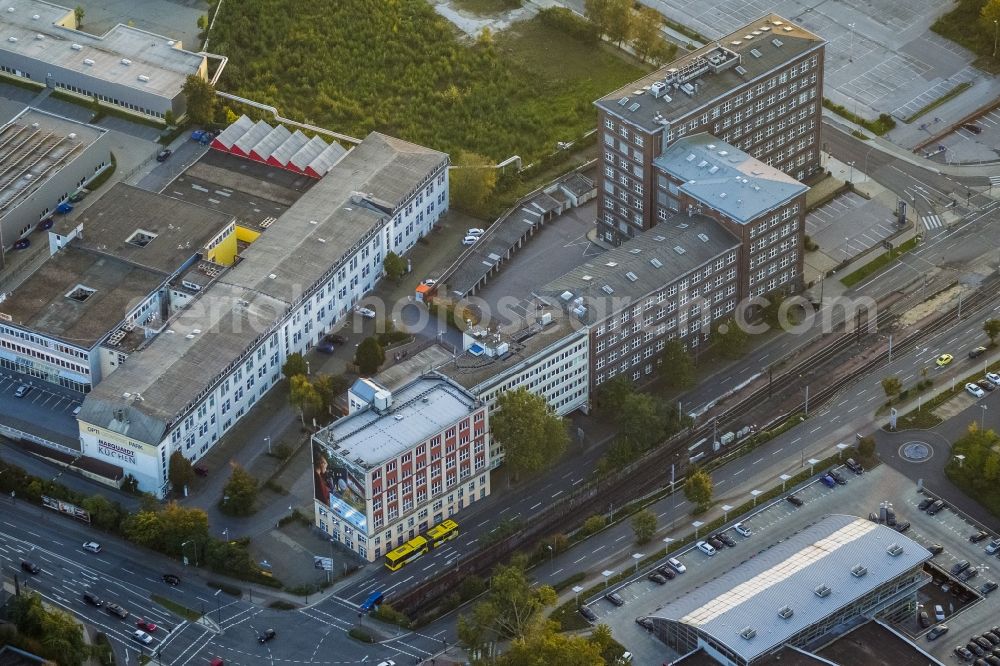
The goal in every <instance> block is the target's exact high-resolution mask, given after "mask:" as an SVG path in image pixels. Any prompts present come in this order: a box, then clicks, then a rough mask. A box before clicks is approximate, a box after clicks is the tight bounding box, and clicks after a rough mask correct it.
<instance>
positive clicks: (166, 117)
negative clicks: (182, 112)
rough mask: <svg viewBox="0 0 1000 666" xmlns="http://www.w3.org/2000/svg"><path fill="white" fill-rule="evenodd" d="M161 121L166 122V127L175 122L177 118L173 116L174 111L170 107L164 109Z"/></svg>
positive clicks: (171, 125)
mask: <svg viewBox="0 0 1000 666" xmlns="http://www.w3.org/2000/svg"><path fill="white" fill-rule="evenodd" d="M163 122H164V123H166V125H167V127H173V126H174V123H176V122H177V118H175V117H174V112H173V111H171V110H170V109H167V110H166V111H164V113H163Z"/></svg>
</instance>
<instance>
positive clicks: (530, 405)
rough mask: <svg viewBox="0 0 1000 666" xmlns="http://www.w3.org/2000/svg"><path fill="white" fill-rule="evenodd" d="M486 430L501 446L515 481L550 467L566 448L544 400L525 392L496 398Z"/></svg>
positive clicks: (562, 426) (561, 426)
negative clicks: (525, 474) (489, 431)
mask: <svg viewBox="0 0 1000 666" xmlns="http://www.w3.org/2000/svg"><path fill="white" fill-rule="evenodd" d="M490 430H491V431H492V433H493V439H494V440H495V441H497V442H498V443H500V444H502V445H503V447H504V451H505V454H506V457H505V460H504V464H505V465H507V466H508V469H510V471H511V473H512V474H513V475H514V476H515V477H516V476H517V475H519V474H521V473H522V472H527V473H534V472H539V471H541V470H543V469H546V468H548V467H551V466H552V464H553V463H555V462H556V461H557V460H559V458H560V457H562V454H563V453H564V452H565V451H566V447H567V445H568V444H569V434H568V433H567V432H566V424H565V422H564V421H563V420H562V419H561V418H560V417H558V416H557V415H556V414H555V412H554V411H553V410H552V408H551V407H550V406H549V404H548V403H547V402H546V401H545V398H543V397H542V396H540V395H536V394H534V393H529V392H528V390H527V389H525V388H519V389H517V390H516V391H507V392H505V393H501V394H500V397H499V398H497V405H496V411H495V412H494V414H493V416H492V417H490Z"/></svg>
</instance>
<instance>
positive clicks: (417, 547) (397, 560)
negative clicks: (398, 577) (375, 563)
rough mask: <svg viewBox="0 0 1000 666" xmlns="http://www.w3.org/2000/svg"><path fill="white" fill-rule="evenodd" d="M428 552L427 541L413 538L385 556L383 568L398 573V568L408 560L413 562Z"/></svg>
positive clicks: (421, 538)
mask: <svg viewBox="0 0 1000 666" xmlns="http://www.w3.org/2000/svg"><path fill="white" fill-rule="evenodd" d="M428 550H430V546H429V545H428V543H427V539H425V538H424V537H422V536H418V537H414V538H413V539H410V540H409V541H407V542H406V543H404V544H403V545H402V546H400V547H399V548H396V549H395V550H391V551H389V552H388V553H386V554H385V566H386V568H387V569H389V571H399V568H400V567H402V566H403V565H404V564H406V563H407V562H409V561H410V560H415V559H417V558H418V557H420V556H421V555H423V554H425V553H426V552H427V551H428Z"/></svg>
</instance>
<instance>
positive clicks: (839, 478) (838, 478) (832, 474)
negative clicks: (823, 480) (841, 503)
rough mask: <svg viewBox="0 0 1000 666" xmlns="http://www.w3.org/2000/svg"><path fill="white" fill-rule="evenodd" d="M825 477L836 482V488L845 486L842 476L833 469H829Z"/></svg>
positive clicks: (845, 481) (845, 480)
mask: <svg viewBox="0 0 1000 666" xmlns="http://www.w3.org/2000/svg"><path fill="white" fill-rule="evenodd" d="M827 476H829V477H830V478H831V479H833V480H834V481H836V482H837V485H838V486H844V485H847V479H845V478H844V475H843V474H841V473H840V472H838V471H837V470H835V469H831V470H830V471H829V472H827Z"/></svg>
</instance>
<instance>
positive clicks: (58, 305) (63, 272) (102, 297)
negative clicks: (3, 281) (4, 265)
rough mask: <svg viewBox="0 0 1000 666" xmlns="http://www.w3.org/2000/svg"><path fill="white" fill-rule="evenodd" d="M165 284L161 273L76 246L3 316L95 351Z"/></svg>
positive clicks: (48, 265)
mask: <svg viewBox="0 0 1000 666" xmlns="http://www.w3.org/2000/svg"><path fill="white" fill-rule="evenodd" d="M163 280H164V276H163V275H161V274H159V273H156V272H153V271H150V270H147V269H145V268H142V267H139V266H135V265H132V264H129V263H127V262H124V261H121V260H119V259H116V258H114V257H108V256H102V255H99V254H94V253H93V252H88V251H86V250H83V249H80V248H78V247H76V246H75V244H72V243H71V244H70V245H69V246H67V247H64V248H63V249H62V250H60V251H59V252H58V253H56V254H55V255H54V256H52V257H50V258H49V259H48V260H46V261H45V263H43V264H42V265H41V266H40V267H39V268H38V270H36V271H35V272H34V273H32V274H31V275H30V276H29V277H28V278H27V279H26V280H24V281H23V282H21V284H19V285H18V286H17V287H16V288H15V289H14V291H12V292H11V293H9V294H8V295H7V297H6V298H5V299H4V300H3V302H2V303H0V313H3V314H5V315H7V316H9V317H10V318H11V320H10V323H12V324H17V325H18V326H20V327H22V328H25V329H29V330H31V331H35V332H38V333H41V334H43V335H47V336H50V337H54V338H58V339H60V340H63V341H65V342H67V343H69V344H72V345H76V346H79V347H82V348H84V349H90V348H92V347H94V346H95V345H96V344H97V343H98V342H100V341H101V340H102V339H103V338H104V337H105V336H106V335H107V334H108V333H109V332H110V331H112V330H114V328H115V327H116V326H117V325H118V324H120V323H121V322H122V321H123V320H124V319H125V317H126V316H128V314H129V313H130V312H131V310H133V309H134V308H135V307H136V306H137V305H138V304H139V303H140V302H141V301H142V300H144V299H145V298H146V297H147V296H149V295H150V294H151V293H153V292H154V291H156V289H157V288H158V287H159V286H160V285H161V284H162V283H163ZM71 294H72V295H74V296H75V297H71Z"/></svg>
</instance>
